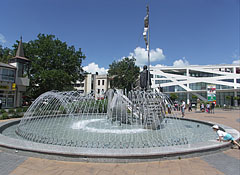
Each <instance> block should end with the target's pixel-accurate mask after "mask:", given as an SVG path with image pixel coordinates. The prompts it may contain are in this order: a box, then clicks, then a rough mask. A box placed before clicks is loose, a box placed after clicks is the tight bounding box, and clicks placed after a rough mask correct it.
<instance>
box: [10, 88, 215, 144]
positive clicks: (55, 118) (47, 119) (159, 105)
mask: <svg viewBox="0 0 240 175" xmlns="http://www.w3.org/2000/svg"><path fill="white" fill-rule="evenodd" d="M169 105H170V106H171V102H170V100H169V99H168V98H167V97H166V96H165V95H164V94H162V93H153V92H143V91H134V92H130V94H129V95H128V96H125V95H123V94H122V93H120V92H118V91H113V90H112V91H110V92H108V94H107V96H106V97H105V99H104V100H102V99H101V100H98V99H97V97H96V96H93V95H91V94H90V95H88V96H82V95H81V94H78V93H77V92H75V91H72V92H48V93H45V94H43V95H42V96H40V97H39V98H38V99H37V100H36V101H35V102H34V103H33V104H32V105H31V107H30V108H29V110H28V111H27V112H26V114H25V115H24V118H23V119H22V120H21V122H20V124H19V125H18V127H17V129H16V133H17V134H18V135H19V136H21V137H22V138H23V139H27V140H30V141H33V142H39V143H45V144H53V145H62V146H73V147H84V148H106V149H128V148H150V147H163V146H172V145H184V144H189V143H195V142H201V141H204V140H211V139H215V137H216V136H215V133H214V132H212V130H211V128H210V126H207V125H204V124H200V123H195V122H190V121H184V120H180V118H178V117H177V115H176V114H174V113H173V109H170V110H171V111H172V113H171V114H166V111H167V109H166V106H169ZM203 132H208V133H210V134H202V133H203ZM9 133H11V132H9Z"/></svg>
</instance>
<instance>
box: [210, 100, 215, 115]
mask: <svg viewBox="0 0 240 175" xmlns="http://www.w3.org/2000/svg"><path fill="white" fill-rule="evenodd" d="M214 108H215V103H214V102H212V104H211V113H212V114H214Z"/></svg>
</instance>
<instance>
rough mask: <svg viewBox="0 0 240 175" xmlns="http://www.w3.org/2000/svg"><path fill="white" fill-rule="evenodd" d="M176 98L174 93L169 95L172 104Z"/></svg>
mask: <svg viewBox="0 0 240 175" xmlns="http://www.w3.org/2000/svg"><path fill="white" fill-rule="evenodd" d="M177 98H178V95H177V94H176V93H171V94H170V99H171V100H172V101H173V102H174V101H175V100H176V99H177Z"/></svg>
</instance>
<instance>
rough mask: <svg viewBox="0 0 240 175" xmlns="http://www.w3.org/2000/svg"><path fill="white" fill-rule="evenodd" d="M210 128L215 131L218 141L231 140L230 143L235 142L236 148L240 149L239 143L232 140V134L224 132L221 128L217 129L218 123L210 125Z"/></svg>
mask: <svg viewBox="0 0 240 175" xmlns="http://www.w3.org/2000/svg"><path fill="white" fill-rule="evenodd" d="M212 129H213V130H214V131H215V132H217V134H218V139H217V140H218V141H219V142H222V141H223V142H231V143H232V144H235V145H237V146H238V149H240V144H239V143H238V142H237V141H236V140H234V138H233V136H232V135H231V134H229V133H227V132H224V131H222V130H220V129H219V126H218V125H213V126H212Z"/></svg>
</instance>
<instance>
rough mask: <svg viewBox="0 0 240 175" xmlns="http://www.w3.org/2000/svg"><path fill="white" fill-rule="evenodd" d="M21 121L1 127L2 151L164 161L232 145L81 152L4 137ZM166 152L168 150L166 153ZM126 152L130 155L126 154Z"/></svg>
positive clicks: (234, 132) (208, 143)
mask: <svg viewBox="0 0 240 175" xmlns="http://www.w3.org/2000/svg"><path fill="white" fill-rule="evenodd" d="M180 119H181V120H188V121H193V122H198V123H202V124H206V125H210V126H212V125H214V124H217V123H213V122H207V121H200V120H193V119H186V118H180ZM20 120H21V119H14V120H10V121H9V120H8V121H5V122H1V123H0V147H3V148H8V149H15V150H20V151H26V152H32V153H40V154H47V155H57V156H63V157H88V158H117V159H124V158H125V159H131V158H132V159H133V158H137V159H151V158H161V157H174V156H181V155H188V154H194V153H204V152H208V151H216V150H219V149H221V148H226V147H228V146H230V145H231V143H229V142H218V141H216V140H211V141H206V142H201V143H194V144H186V145H177V146H176V145H175V146H167V147H155V148H128V149H107V148H104V149H103V148H80V147H69V146H59V145H50V144H42V143H36V142H31V141H27V140H21V139H15V138H11V137H7V136H4V135H2V134H1V133H2V131H3V130H4V129H6V128H7V127H9V126H12V125H14V124H16V123H19V122H20ZM218 125H219V126H220V127H221V128H222V129H223V130H225V131H227V132H228V133H230V134H232V135H233V136H234V138H235V139H236V140H239V138H240V133H239V131H237V130H236V129H233V128H231V127H229V126H226V125H222V124H218ZM166 148H167V149H166ZM126 150H127V151H126Z"/></svg>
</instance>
